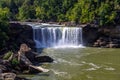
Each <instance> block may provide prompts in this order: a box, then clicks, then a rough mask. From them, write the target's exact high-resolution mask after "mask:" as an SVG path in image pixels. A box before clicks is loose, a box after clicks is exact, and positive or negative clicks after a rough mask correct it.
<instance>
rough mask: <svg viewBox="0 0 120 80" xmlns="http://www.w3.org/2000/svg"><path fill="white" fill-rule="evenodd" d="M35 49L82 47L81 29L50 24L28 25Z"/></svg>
mask: <svg viewBox="0 0 120 80" xmlns="http://www.w3.org/2000/svg"><path fill="white" fill-rule="evenodd" d="M30 25H31V26H32V28H33V39H34V41H35V43H36V48H48V47H56V48H59V47H60V48H64V47H80V46H82V28H80V27H63V26H60V25H50V24H30Z"/></svg>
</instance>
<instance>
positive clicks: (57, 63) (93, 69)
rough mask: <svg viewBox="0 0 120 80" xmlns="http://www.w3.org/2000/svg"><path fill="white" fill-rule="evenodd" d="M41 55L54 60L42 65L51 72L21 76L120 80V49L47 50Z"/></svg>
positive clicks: (55, 79) (52, 79) (54, 79)
mask: <svg viewBox="0 0 120 80" xmlns="http://www.w3.org/2000/svg"><path fill="white" fill-rule="evenodd" d="M41 54H42V55H48V56H50V57H52V58H53V59H54V62H53V63H44V64H43V65H42V67H44V68H47V69H49V70H50V71H49V72H47V73H39V74H35V75H21V76H26V77H27V78H29V79H32V80H120V49H110V48H46V49H43V50H42V53H41Z"/></svg>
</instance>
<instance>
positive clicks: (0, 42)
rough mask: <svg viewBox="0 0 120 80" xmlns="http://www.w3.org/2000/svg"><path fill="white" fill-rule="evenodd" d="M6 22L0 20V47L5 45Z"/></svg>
mask: <svg viewBox="0 0 120 80" xmlns="http://www.w3.org/2000/svg"><path fill="white" fill-rule="evenodd" d="M8 31H9V29H8V23H7V22H5V21H1V20H0V49H1V48H3V47H5V45H6V43H7V40H8V39H9V37H8Z"/></svg>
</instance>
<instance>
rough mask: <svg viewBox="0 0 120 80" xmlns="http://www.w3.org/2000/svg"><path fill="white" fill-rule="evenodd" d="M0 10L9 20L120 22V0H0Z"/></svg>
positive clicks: (100, 23)
mask: <svg viewBox="0 0 120 80" xmlns="http://www.w3.org/2000/svg"><path fill="white" fill-rule="evenodd" d="M1 11H2V13H0V18H1V17H3V18H4V16H5V18H6V16H7V18H9V20H26V19H40V20H43V21H59V22H63V21H73V22H76V23H95V22H97V23H98V24H99V25H106V24H117V23H119V21H118V20H119V19H120V16H119V13H120V12H119V11H120V0H114V1H112V0H0V12H1ZM5 11H6V12H7V13H9V14H3V12H5ZM6 12H5V13H6ZM1 14H2V16H1Z"/></svg>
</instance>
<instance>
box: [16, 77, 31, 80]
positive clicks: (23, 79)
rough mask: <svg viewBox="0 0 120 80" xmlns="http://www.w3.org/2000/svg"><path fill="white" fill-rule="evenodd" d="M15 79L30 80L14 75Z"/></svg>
mask: <svg viewBox="0 0 120 80" xmlns="http://www.w3.org/2000/svg"><path fill="white" fill-rule="evenodd" d="M15 80H30V79H26V78H20V77H16V78H15Z"/></svg>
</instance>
